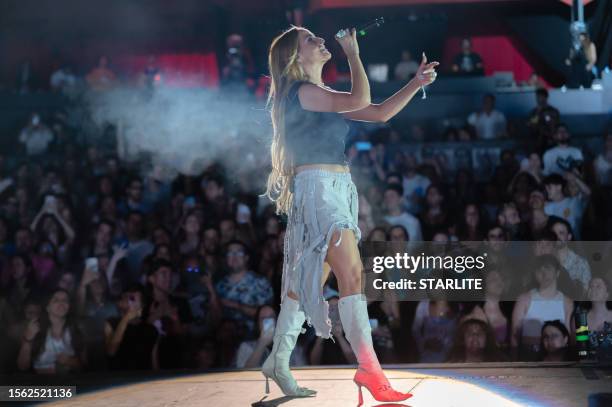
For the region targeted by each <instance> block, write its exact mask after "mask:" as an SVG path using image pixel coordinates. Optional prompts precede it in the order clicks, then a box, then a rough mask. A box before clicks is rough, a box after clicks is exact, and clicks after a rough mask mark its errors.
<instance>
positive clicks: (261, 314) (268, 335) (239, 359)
mask: <svg viewBox="0 0 612 407" xmlns="http://www.w3.org/2000/svg"><path fill="white" fill-rule="evenodd" d="M275 320H276V312H274V308H272V307H271V306H269V305H262V306H261V307H259V308H258V309H257V314H256V315H255V321H257V323H256V325H255V326H256V329H255V334H256V337H257V339H256V340H251V341H243V342H242V343H241V344H240V346H239V347H238V351H237V352H236V362H235V366H236V367H237V368H239V369H240V368H253V367H259V366H261V365H262V364H263V362H264V359H265V358H266V357H267V356H268V355H269V354H270V345H272V338H273V337H274V328H275V325H276V323H275Z"/></svg>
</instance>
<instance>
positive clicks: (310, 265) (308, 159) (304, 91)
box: [262, 27, 438, 404]
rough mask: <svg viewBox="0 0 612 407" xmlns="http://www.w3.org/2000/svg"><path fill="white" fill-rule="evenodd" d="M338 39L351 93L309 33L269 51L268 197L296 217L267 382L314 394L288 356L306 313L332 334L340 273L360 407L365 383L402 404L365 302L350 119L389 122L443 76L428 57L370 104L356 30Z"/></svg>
mask: <svg viewBox="0 0 612 407" xmlns="http://www.w3.org/2000/svg"><path fill="white" fill-rule="evenodd" d="M336 39H337V40H338V42H339V43H340V46H341V47H342V49H343V51H344V53H345V54H346V56H347V58H348V62H349V67H350V70H351V82H352V86H351V91H350V92H338V91H335V90H333V89H331V88H330V87H327V86H325V84H324V83H323V79H322V70H323V66H324V65H325V64H326V63H327V62H328V61H329V60H330V59H331V53H330V52H329V50H327V48H326V47H325V40H324V39H323V38H320V37H317V36H315V35H314V34H313V33H312V32H311V31H309V30H307V29H305V28H302V27H291V28H290V29H288V30H286V31H285V32H283V33H281V34H280V35H278V36H277V37H276V38H274V40H273V41H272V44H271V45H270V50H269V54H268V55H269V58H268V60H269V68H270V74H271V81H272V84H271V86H270V93H269V102H270V104H271V106H272V111H271V116H272V124H273V130H274V132H273V133H274V134H273V140H272V145H271V158H272V171H271V173H270V175H269V176H268V182H267V190H266V196H268V197H269V198H270V199H272V200H273V201H274V202H275V203H276V211H277V213H278V214H281V213H284V214H287V215H288V226H287V231H286V233H285V248H286V251H285V258H284V262H283V289H282V294H281V304H282V305H281V312H280V314H279V317H278V322H277V329H276V332H275V338H274V346H273V349H272V353H271V354H270V357H268V359H267V360H266V362H265V363H264V366H263V368H262V373H263V375H264V376H265V377H266V383H268V382H267V379H268V378H271V379H272V380H274V381H275V383H276V384H277V385H278V386H279V387H280V388H281V390H282V391H283V393H284V394H286V395H291V396H300V397H308V396H312V395H314V394H315V391H313V390H310V389H305V388H302V387H299V386H298V385H297V382H296V381H295V379H294V378H293V377H292V375H291V372H290V371H289V354H290V353H291V350H292V348H293V347H294V346H295V343H296V341H297V337H298V335H299V334H300V330H301V326H302V323H303V322H304V320H305V319H306V317H308V318H309V321H310V322H311V323H312V325H313V326H314V329H315V334H316V335H317V336H321V337H323V338H329V337H330V336H331V333H332V325H331V323H330V321H329V317H328V314H329V304H328V303H327V301H325V298H324V297H323V290H322V287H323V284H324V283H325V281H326V280H327V275H328V273H329V272H330V270H333V272H334V274H335V276H336V279H337V280H338V286H339V288H340V300H339V301H338V308H339V314H340V319H341V321H342V326H343V327H344V331H345V334H346V335H345V336H346V338H347V340H348V342H349V343H350V345H351V348H352V349H353V352H354V353H355V355H356V357H357V360H358V362H359V368H358V370H357V372H356V374H355V378H354V381H355V383H356V384H357V386H358V388H359V391H360V392H359V396H360V398H359V401H360V404H361V403H362V402H363V400H362V397H361V387H362V386H366V388H367V389H368V390H369V391H370V393H372V395H373V396H374V397H375V398H376V399H377V400H379V401H400V400H405V399H407V398H408V397H410V396H411V394H410V393H401V392H398V391H396V390H394V389H393V387H392V386H391V384H390V383H389V381H388V380H387V378H386V377H385V375H384V373H383V371H382V368H381V366H380V364H379V362H378V358H377V357H376V353H375V352H374V348H373V345H372V335H371V328H370V325H369V322H368V317H367V304H366V302H365V301H364V300H363V298H362V295H361V273H362V269H363V265H362V264H361V259H360V256H359V249H358V247H357V243H358V242H359V241H360V240H361V231H360V229H359V226H358V218H357V216H358V199H359V198H358V196H357V189H356V187H355V184H354V183H353V181H352V179H351V175H350V172H349V167H348V162H347V158H346V156H345V154H344V150H345V137H346V133H347V126H346V123H345V121H344V119H349V120H358V121H369V122H386V121H388V120H389V119H391V118H392V117H393V116H395V115H396V114H397V113H399V112H400V111H401V110H402V109H403V108H404V107H405V106H406V105H407V104H408V102H409V101H410V100H411V99H412V97H413V96H414V95H415V94H416V93H417V92H418V91H419V90H420V89H421V88H422V87H423V86H426V85H429V84H431V83H432V82H433V81H434V80H435V79H436V72H435V67H436V65H438V63H437V62H432V63H429V64H428V63H427V58H426V56H425V54H423V59H422V61H421V64H420V65H419V68H418V70H417V73H416V75H415V77H414V78H413V79H411V80H410V81H409V82H408V83H407V84H406V85H405V86H404V87H403V88H402V89H401V90H399V91H398V92H397V93H395V94H394V95H393V96H391V97H390V98H388V99H387V100H385V101H383V102H382V103H379V104H372V103H371V97H370V85H369V83H368V79H367V76H366V73H365V69H364V67H363V64H362V62H361V59H360V57H359V45H358V43H357V33H356V30H355V29H354V28H353V29H351V30H348V29H347V30H341V31H340V32H339V33H338V35H337V36H336ZM307 223H308V227H307V228H306V224H307ZM351 231H352V233H351ZM328 249H329V250H328Z"/></svg>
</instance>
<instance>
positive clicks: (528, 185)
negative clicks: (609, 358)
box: [0, 43, 612, 374]
mask: <svg viewBox="0 0 612 407" xmlns="http://www.w3.org/2000/svg"><path fill="white" fill-rule="evenodd" d="M462 55H463V56H461V57H458V58H457V61H456V63H457V65H458V69H463V70H468V68H469V70H474V71H477V70H479V69H481V65H480V62H479V60H478V58H476V57H475V56H474V54H472V53H471V51H470V44H469V43H465V44H464V49H463V54H462ZM409 59H410V57H409V55H407V56H406V60H409ZM63 69H64V68H63ZM410 70H411V67H410V66H408V64H406V67H405V69H402V72H401V74H402V75H409V72H410ZM404 71H405V72H404ZM86 80H87V83H88V84H89V86H91V87H93V88H94V89H96V90H98V91H101V90H104V89H107V88H109V87H112V86H114V84H115V81H116V78H115V75H114V74H113V73H112V72H111V71H110V70H109V69H108V67H107V61H106V59H105V58H101V59H100V64H99V66H98V67H97V68H96V69H94V70H93V71H92V72H91V73H90V74H89V75H88V76H87V79H86ZM53 82H54V84H55V86H56V87H58V88H60V87H63V86H71V84H73V82H74V79H71V76H70V73H69V70H64V71H62V72H61V73H58V74H57V75H55V76H54V80H53ZM561 119H562V118H561V117H560V114H559V112H558V110H556V109H555V108H554V107H552V106H550V105H548V103H547V93H546V90H543V89H542V90H538V92H537V107H536V108H535V109H534V111H533V112H532V114H531V115H530V117H529V118H528V119H527V128H528V131H529V132H530V137H529V140H530V144H529V147H528V148H523V147H521V149H518V148H517V149H516V150H504V151H502V153H501V157H500V164H499V165H498V166H497V167H496V168H495V170H494V171H493V173H492V176H491V177H490V178H489V179H487V180H485V181H480V180H479V181H477V180H475V178H474V176H473V174H472V173H471V171H470V169H469V168H466V169H460V170H458V171H456V172H455V173H453V172H451V171H449V170H448V168H445V166H444V165H445V162H444V161H443V160H437V159H435V158H431V159H430V158H422V157H416V156H415V155H413V154H411V153H409V152H406V151H404V150H402V148H401V146H402V142H404V141H405V140H404V139H403V133H404V132H402V131H395V130H391V131H389V130H388V129H384V130H379V131H376V132H373V133H371V134H365V133H364V134H360V135H359V136H358V137H357V140H358V141H367V142H369V144H367V145H369V146H370V147H367V148H365V149H364V148H358V146H359V143H356V142H354V141H355V140H353V141H351V142H350V143H349V144H348V148H347V157H348V159H349V161H350V163H351V167H352V174H353V178H354V180H355V183H356V184H357V187H358V190H359V196H360V197H359V199H360V200H359V226H360V228H361V231H362V235H363V237H364V241H400V242H416V241H435V242H453V241H469V242H489V243H495V242H504V241H532V242H535V243H534V247H535V252H534V253H533V257H534V259H535V261H534V264H533V269H532V270H529V272H528V273H526V277H527V278H526V279H525V280H526V281H524V282H523V283H524V284H523V285H522V288H523V289H524V290H523V292H522V294H521V295H519V296H518V297H517V298H515V299H514V301H505V298H506V297H505V296H504V292H505V290H506V289H507V287H506V285H507V282H508V279H507V278H506V276H505V275H504V272H505V271H504V270H503V267H501V266H500V267H499V269H491V270H488V272H487V274H486V298H485V299H483V301H480V302H456V301H450V300H448V299H446V298H445V297H444V296H433V297H432V298H429V299H428V300H422V301H414V300H413V301H411V298H410V296H409V294H408V293H403V294H402V293H398V294H397V296H393V295H388V296H385V298H384V300H382V301H376V302H371V303H370V304H369V306H368V308H369V314H370V318H371V324H372V328H373V331H372V333H373V339H374V343H375V346H376V349H377V351H378V354H379V356H380V359H381V361H382V362H383V363H402V362H483V361H509V360H541V361H559V360H571V359H573V358H575V357H576V356H575V355H576V352H575V351H574V350H573V348H572V347H573V346H574V345H575V340H574V337H575V328H574V325H575V324H574V318H573V315H574V309H575V303H576V300H579V299H584V298H588V299H589V300H590V301H589V302H588V303H586V304H584V305H585V306H586V309H587V310H588V320H589V327H590V329H591V331H592V332H593V335H594V338H595V340H596V339H597V338H596V337H605V335H606V334H612V332H611V327H610V325H611V324H612V311H610V309H609V308H608V307H607V305H606V304H607V302H608V301H610V293H611V290H610V282H611V277H612V267H610V266H609V265H607V267H603V268H601V267H599V268H598V267H596V265H594V264H591V263H590V262H591V261H592V259H590V258H585V257H583V256H581V255H580V254H579V253H577V252H576V251H574V250H572V248H571V247H573V246H570V245H568V242H572V241H578V240H583V241H592V240H600V241H606V240H611V238H612V211H611V210H610V205H609V202H610V200H611V198H612V131H608V132H607V133H606V134H604V135H603V140H602V142H601V146H602V148H601V150H599V151H598V152H597V153H596V154H592V153H590V152H586V151H583V150H582V149H581V148H580V147H579V146H578V143H574V140H573V139H571V137H570V133H571V132H570V129H568V127H567V126H565V125H564V124H563V123H562V122H561ZM464 124H465V129H464V131H465V133H466V134H467V136H466V137H465V138H462V137H463V136H462V135H461V130H459V131H458V133H457V139H455V141H457V140H459V141H460V140H464V139H465V140H470V139H472V136H475V137H478V138H481V139H485V140H493V141H490V142H495V141H494V139H498V138H507V137H509V136H508V133H507V131H506V130H507V125H506V119H505V117H504V114H503V113H502V112H500V111H498V110H496V109H495V98H494V96H493V95H486V96H485V97H484V99H483V107H482V110H481V111H479V112H475V113H473V114H472V115H470V116H469V117H468V118H466V120H465V123H464ZM397 130H399V129H397ZM83 131H86V130H84V129H81V128H78V127H74V126H71V124H70V123H68V122H66V121H65V120H64V119H63V116H61V115H53V116H47V117H44V116H42V115H41V114H39V113H33V114H32V115H31V117H30V119H29V121H28V123H26V124H24V128H23V129H22V130H21V132H19V131H17V132H16V133H15V135H13V136H12V137H13V138H14V141H15V142H14V143H13V144H12V145H13V146H14V148H12V149H11V151H7V152H5V154H3V155H1V156H0V326H2V327H3V329H0V349H2V352H0V357H1V360H0V370H1V371H3V372H9V373H10V372H17V371H20V372H35V373H38V374H61V373H63V372H75V371H108V370H158V369H178V368H198V369H211V368H229V367H236V368H244V367H256V366H260V365H261V364H262V363H263V360H264V359H265V357H266V356H267V355H268V353H269V352H270V350H271V346H272V338H273V331H274V320H275V317H276V314H277V313H278V311H279V302H280V289H281V272H282V260H283V238H284V227H285V223H284V221H285V219H284V218H283V217H279V216H277V215H276V214H275V213H274V208H273V206H272V205H271V204H270V202H269V201H267V200H265V199H264V198H262V197H261V196H259V195H258V194H260V193H261V192H263V190H264V184H263V180H264V179H265V177H266V175H267V171H268V167H267V161H268V160H267V159H266V157H265V154H262V158H261V159H260V160H251V161H249V162H248V163H247V164H243V165H242V166H241V167H240V170H239V171H237V170H236V169H235V168H236V166H233V165H231V164H232V163H231V162H229V160H225V161H219V162H217V163H213V164H211V165H210V166H209V167H208V168H207V169H206V170H205V171H204V172H203V173H201V174H200V175H198V176H186V175H179V176H177V177H176V178H174V179H171V180H168V179H164V178H162V177H158V176H156V175H155V174H156V172H155V171H153V172H151V173H149V172H142V171H141V168H142V166H140V165H136V164H134V163H133V162H127V161H125V160H122V159H121V158H120V156H118V155H117V149H116V146H115V147H113V146H112V143H111V144H110V147H109V143H105V145H98V144H96V143H94V142H92V141H91V140H90V141H88V142H85V141H83V140H88V139H87V138H86V137H81V135H82V132H83ZM111 133H112V132H111ZM449 139H450V140H452V138H449ZM424 140H425V141H427V135H425V136H424ZM237 142H238V141H237V140H234V143H237ZM232 148H233V150H231V151H232V153H233V154H231V155H228V157H235V158H238V157H241V156H244V155H245V154H246V152H248V151H250V149H252V148H253V146H252V145H250V144H244V145H239V144H238V145H236V146H233V147H232ZM245 166H246V168H245ZM553 246H554V247H561V248H562V249H561V250H555V251H552V250H550V248H551V247H553ZM501 263H502V262H501V261H500V264H501ZM566 287H571V289H569V290H565V288H566ZM576 293H579V295H576ZM324 294H325V297H326V298H327V299H328V301H329V304H330V319H331V320H332V324H333V329H332V332H333V336H334V338H335V341H329V340H322V339H321V338H318V337H316V336H315V335H314V333H313V332H312V329H307V330H306V332H305V334H304V335H300V338H299V340H298V344H297V346H296V349H295V351H294V352H293V354H292V359H291V363H292V365H294V366H303V365H309V364H316V365H319V364H352V363H355V355H354V354H353V353H352V351H351V348H350V346H349V344H348V342H347V341H346V339H345V338H344V334H343V327H342V325H341V322H340V318H339V316H338V310H337V300H338V296H339V293H338V287H337V283H336V282H335V280H334V277H333V273H331V274H330V278H329V280H328V281H327V282H326V284H325V287H324ZM400 300H401V301H400ZM305 328H308V327H307V325H305Z"/></svg>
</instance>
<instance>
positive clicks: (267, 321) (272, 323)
mask: <svg viewBox="0 0 612 407" xmlns="http://www.w3.org/2000/svg"><path fill="white" fill-rule="evenodd" d="M275 327H276V320H275V319H274V318H264V320H263V331H264V332H265V331H268V330H270V329H271V330H274V328H275Z"/></svg>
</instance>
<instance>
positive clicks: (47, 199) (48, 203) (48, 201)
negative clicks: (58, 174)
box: [45, 195, 55, 208]
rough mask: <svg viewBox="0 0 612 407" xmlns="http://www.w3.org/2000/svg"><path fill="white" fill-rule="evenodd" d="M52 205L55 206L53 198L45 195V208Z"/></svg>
mask: <svg viewBox="0 0 612 407" xmlns="http://www.w3.org/2000/svg"><path fill="white" fill-rule="evenodd" d="M53 205H55V197H54V196H53V195H47V196H46V197H45V206H46V207H48V208H51V207H52V206H53Z"/></svg>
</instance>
